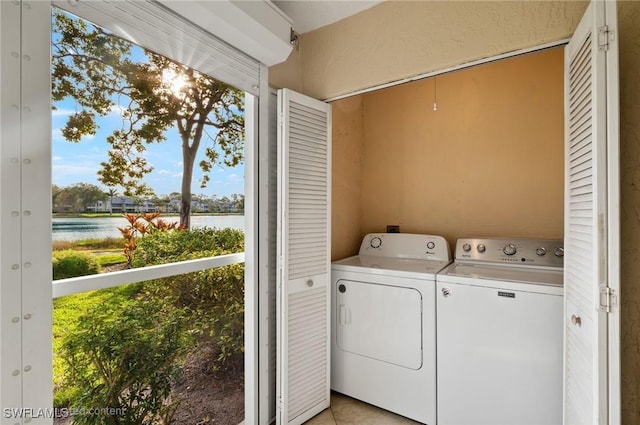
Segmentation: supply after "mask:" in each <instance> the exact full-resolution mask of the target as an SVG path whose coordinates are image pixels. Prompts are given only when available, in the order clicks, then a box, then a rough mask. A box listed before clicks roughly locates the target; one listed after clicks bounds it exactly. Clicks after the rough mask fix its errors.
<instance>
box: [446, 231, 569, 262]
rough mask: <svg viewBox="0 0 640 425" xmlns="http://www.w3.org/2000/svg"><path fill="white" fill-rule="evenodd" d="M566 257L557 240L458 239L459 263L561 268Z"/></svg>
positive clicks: (456, 254) (457, 258) (457, 252)
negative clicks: (471, 262) (470, 262)
mask: <svg viewBox="0 0 640 425" xmlns="http://www.w3.org/2000/svg"><path fill="white" fill-rule="evenodd" d="M563 257H564V247H563V243H562V240H557V239H522V238H519V239H493V238H491V239H488V238H485V239H458V241H457V243H456V253H455V259H456V260H457V261H473V262H480V263H492V264H496V263H498V264H512V265H529V266H541V267H560V268H561V267H563V265H564V261H563Z"/></svg>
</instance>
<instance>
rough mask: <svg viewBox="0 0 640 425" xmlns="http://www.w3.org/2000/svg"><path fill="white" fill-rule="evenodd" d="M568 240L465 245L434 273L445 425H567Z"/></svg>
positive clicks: (441, 424) (471, 242) (488, 241)
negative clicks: (564, 423) (565, 315)
mask: <svg viewBox="0 0 640 425" xmlns="http://www.w3.org/2000/svg"><path fill="white" fill-rule="evenodd" d="M563 255H564V250H563V246H562V241H559V240H533V239H516V240H511V239H459V240H458V241H457V243H456V251H455V261H454V263H453V264H451V265H450V266H449V267H447V268H446V269H444V270H443V271H442V272H441V273H439V274H438V276H437V301H436V304H437V357H438V366H437V375H438V425H470V424H473V425H556V424H557V425H561V424H562V397H563V395H562V394H563V393H562V385H563V378H562V373H563V372H562V362H563V326H562V323H563V321H562V318H563Z"/></svg>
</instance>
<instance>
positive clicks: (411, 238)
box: [359, 233, 451, 261]
mask: <svg viewBox="0 0 640 425" xmlns="http://www.w3.org/2000/svg"><path fill="white" fill-rule="evenodd" d="M450 252H451V251H450V250H449V244H448V243H447V240H446V239H445V238H443V237H442V236H434V235H416V234H411V233H369V234H368V235H366V236H365V237H364V238H363V239H362V244H361V245H360V252H359V254H360V255H371V256H378V257H392V258H411V259H416V260H434V261H451V254H450Z"/></svg>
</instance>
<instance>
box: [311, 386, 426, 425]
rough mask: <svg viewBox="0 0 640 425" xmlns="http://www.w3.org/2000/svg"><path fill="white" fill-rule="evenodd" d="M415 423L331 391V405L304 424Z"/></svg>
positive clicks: (367, 424) (409, 424) (392, 424)
mask: <svg viewBox="0 0 640 425" xmlns="http://www.w3.org/2000/svg"><path fill="white" fill-rule="evenodd" d="M365 424H366V425H417V424H419V422H414V421H412V420H411V419H407V418H405V417H402V416H398V415H395V414H393V413H391V412H387V411H386V410H382V409H380V408H378V407H375V406H372V405H370V404H367V403H363V402H361V401H359V400H355V399H352V398H350V397H347V396H345V395H342V394H338V393H333V392H332V393H331V407H330V408H329V409H327V410H325V411H324V412H322V413H320V414H319V415H317V416H316V417H314V418H312V419H311V420H309V421H307V422H305V425H365Z"/></svg>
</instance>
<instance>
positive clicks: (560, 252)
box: [553, 246, 564, 257]
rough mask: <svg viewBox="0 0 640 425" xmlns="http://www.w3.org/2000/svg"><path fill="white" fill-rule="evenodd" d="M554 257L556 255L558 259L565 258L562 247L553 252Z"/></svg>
mask: <svg viewBox="0 0 640 425" xmlns="http://www.w3.org/2000/svg"><path fill="white" fill-rule="evenodd" d="M553 255H555V256H556V257H564V248H562V247H561V246H559V247H557V248H556V249H554V250H553Z"/></svg>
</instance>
